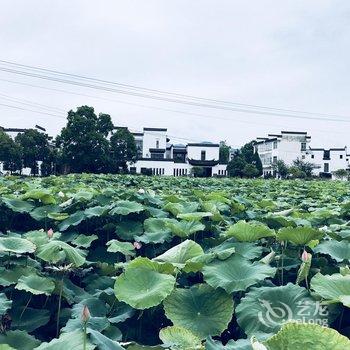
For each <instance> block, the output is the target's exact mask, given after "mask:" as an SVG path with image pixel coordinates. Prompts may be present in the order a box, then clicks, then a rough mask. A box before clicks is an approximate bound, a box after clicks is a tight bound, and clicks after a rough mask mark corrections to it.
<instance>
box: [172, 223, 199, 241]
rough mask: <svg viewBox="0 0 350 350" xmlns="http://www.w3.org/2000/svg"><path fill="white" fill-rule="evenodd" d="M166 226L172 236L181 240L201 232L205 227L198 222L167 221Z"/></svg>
mask: <svg viewBox="0 0 350 350" xmlns="http://www.w3.org/2000/svg"><path fill="white" fill-rule="evenodd" d="M166 226H167V227H168V228H169V229H170V230H171V232H172V234H173V235H175V236H179V237H182V238H186V237H188V236H189V235H192V234H194V233H196V232H198V231H203V230H204V229H205V226H204V225H203V224H202V223H201V222H198V221H186V220H182V221H177V220H173V221H170V220H169V221H168V222H167V223H166Z"/></svg>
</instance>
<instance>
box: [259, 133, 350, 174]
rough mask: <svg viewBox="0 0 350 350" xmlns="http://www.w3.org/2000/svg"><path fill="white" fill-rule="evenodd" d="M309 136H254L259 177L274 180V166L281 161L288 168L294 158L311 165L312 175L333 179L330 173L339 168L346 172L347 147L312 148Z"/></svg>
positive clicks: (349, 156)
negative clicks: (260, 173)
mask: <svg viewBox="0 0 350 350" xmlns="http://www.w3.org/2000/svg"><path fill="white" fill-rule="evenodd" d="M310 142H311V136H309V135H308V134H307V132H305V131H302V132H299V131H282V132H281V133H280V134H268V136H267V137H258V138H257V139H256V143H255V150H256V151H257V152H258V154H259V156H260V159H261V162H262V165H263V175H264V176H268V175H272V176H274V177H276V176H277V175H278V174H276V171H275V170H274V164H276V163H277V161H278V160H283V161H284V162H285V164H286V165H288V166H290V165H292V164H293V161H294V160H296V159H301V160H304V161H306V162H310V163H312V164H314V170H313V173H314V175H315V176H322V177H328V178H333V173H334V172H335V171H336V170H339V169H349V159H350V155H349V154H348V152H347V148H346V147H343V148H330V149H324V148H312V147H310Z"/></svg>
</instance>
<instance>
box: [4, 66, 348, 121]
mask: <svg viewBox="0 0 350 350" xmlns="http://www.w3.org/2000/svg"><path fill="white" fill-rule="evenodd" d="M0 71H5V72H8V73H13V74H19V75H24V76H29V77H34V78H38V79H44V80H50V81H55V82H59V83H66V84H71V85H76V86H81V87H87V88H92V89H97V90H102V91H107V92H111V93H120V94H126V95H131V96H135V97H142V98H149V99H155V100H160V101H165V102H172V103H180V104H186V105H191V106H196V107H206V108H212V109H218V110H226V111H234V112H242V113H250V114H259V115H269V116H276V117H283V118H293V119H295V118H297V119H303V120H305V119H310V120H322V121H332V122H344V123H350V120H346V119H332V118H320V117H311V116H300V115H299V116H297V115H291V114H280V113H273V112H267V111H255V110H248V109H243V108H232V107H225V106H215V105H210V104H204V103H197V102H191V101H185V100H177V99H172V98H165V97H160V96H152V95H147V94H143V93H135V92H131V91H123V90H118V89H114V88H108V87H104V86H98V85H93V84H86V83H81V82H76V81H71V80H66V79H60V78H54V77H50V76H44V75H40V74H33V73H29V72H23V71H18V70H14V69H7V68H1V67H0Z"/></svg>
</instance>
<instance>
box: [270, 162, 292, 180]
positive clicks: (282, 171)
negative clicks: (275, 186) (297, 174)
mask: <svg viewBox="0 0 350 350" xmlns="http://www.w3.org/2000/svg"><path fill="white" fill-rule="evenodd" d="M272 168H273V170H274V171H276V172H277V174H278V175H279V176H280V177H281V178H282V179H285V178H286V177H287V176H288V174H289V169H288V166H287V164H286V163H285V162H284V161H283V160H282V159H280V160H278V161H277V162H276V163H275V164H273V166H272Z"/></svg>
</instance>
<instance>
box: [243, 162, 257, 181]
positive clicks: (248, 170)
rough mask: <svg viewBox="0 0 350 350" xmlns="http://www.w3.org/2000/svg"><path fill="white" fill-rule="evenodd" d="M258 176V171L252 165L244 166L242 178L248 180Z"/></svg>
mask: <svg viewBox="0 0 350 350" xmlns="http://www.w3.org/2000/svg"><path fill="white" fill-rule="evenodd" d="M258 174H259V170H258V169H257V168H256V166H255V165H254V164H246V165H245V166H244V168H243V176H244V177H248V178H253V177H256V176H257V175H258Z"/></svg>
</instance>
